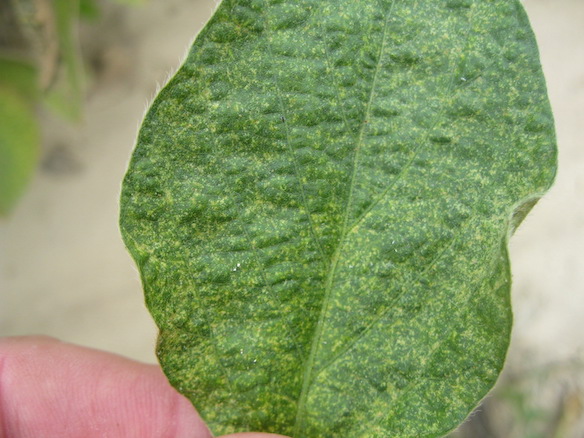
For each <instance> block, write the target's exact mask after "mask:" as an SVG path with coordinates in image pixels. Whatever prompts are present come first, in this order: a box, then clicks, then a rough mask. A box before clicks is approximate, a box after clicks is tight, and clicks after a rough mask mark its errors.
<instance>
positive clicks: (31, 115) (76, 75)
mask: <svg viewBox="0 0 584 438" xmlns="http://www.w3.org/2000/svg"><path fill="white" fill-rule="evenodd" d="M141 2H142V0H116V3H122V4H128V5H129V4H138V3H141ZM101 3H103V2H102V1H100V0H9V1H2V2H0V117H1V118H0V120H1V123H0V216H5V215H7V214H8V213H9V212H10V211H11V209H12V208H13V207H14V205H15V204H16V202H17V200H18V198H19V197H20V195H21V194H22V193H23V191H24V189H25V187H26V185H27V183H28V181H29V180H30V179H31V177H32V175H33V174H34V170H35V168H36V166H37V162H38V158H39V145H40V141H41V140H40V128H39V120H38V115H37V112H36V109H37V107H38V106H39V105H42V106H44V107H46V108H48V109H49V110H50V111H53V112H55V113H57V114H59V115H60V116H61V117H64V118H65V119H67V120H70V121H71V122H78V121H79V120H80V119H81V118H82V113H83V100H84V96H85V92H84V91H85V89H84V84H83V82H84V81H83V79H84V74H83V62H82V58H81V54H80V50H79V38H78V35H77V24H78V22H79V20H80V19H89V20H95V19H98V18H99V16H100V4H101Z"/></svg>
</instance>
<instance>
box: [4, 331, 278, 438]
mask: <svg viewBox="0 0 584 438" xmlns="http://www.w3.org/2000/svg"><path fill="white" fill-rule="evenodd" d="M39 437H43V438H53V437H54V438H57V437H58V438H104V437H108V438H132V437H136V438H212V435H211V433H210V432H209V429H207V426H206V425H205V423H204V422H203V420H202V419H201V417H200V416H199V414H198V413H197V411H196V410H195V409H194V408H193V406H192V405H191V403H190V402H189V401H188V400H187V399H186V398H184V397H183V396H182V395H180V394H179V393H178V392H176V391H175V390H174V389H173V388H172V387H171V386H170V385H169V384H168V381H167V380H166V377H165V376H164V374H163V373H162V371H161V369H160V367H158V366H155V365H146V364H142V363H139V362H135V361H132V360H129V359H126V358H123V357H121V356H117V355H114V354H110V353H105V352H102V351H97V350H92V349H89V348H84V347H78V346H74V345H71V344H66V343H64V342H60V341H58V340H56V339H52V338H47V337H17V338H2V339H0V438H39ZM222 438H286V437H283V436H282V435H274V434H265V433H237V434H234V435H226V436H224V437H222Z"/></svg>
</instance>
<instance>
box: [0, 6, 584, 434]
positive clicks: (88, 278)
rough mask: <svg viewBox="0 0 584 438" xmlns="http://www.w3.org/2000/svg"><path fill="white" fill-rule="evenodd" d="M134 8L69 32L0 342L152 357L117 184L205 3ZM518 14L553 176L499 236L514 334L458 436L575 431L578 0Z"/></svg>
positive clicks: (581, 84) (5, 226)
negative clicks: (75, 74) (76, 115)
mask: <svg viewBox="0 0 584 438" xmlns="http://www.w3.org/2000/svg"><path fill="white" fill-rule="evenodd" d="M0 1H4V0H0ZM135 3H137V4H135V5H133V6H127V5H126V6H124V5H120V4H116V3H114V2H111V1H107V0H103V1H97V3H96V4H97V5H98V6H99V11H100V13H99V16H98V17H97V18H95V19H93V20H91V21H88V22H83V23H81V25H80V27H79V35H80V38H79V39H80V47H79V50H80V53H81V55H82V59H83V63H84V71H85V74H84V77H85V83H86V85H85V96H86V97H85V102H84V109H83V116H82V120H81V121H79V122H71V121H68V120H66V119H64V118H63V117H60V116H59V115H58V114H55V113H54V112H51V111H47V110H42V111H41V113H40V117H41V126H42V130H41V133H42V134H41V135H42V149H41V153H40V155H41V156H40V164H39V167H38V169H37V171H36V173H35V176H34V178H33V180H32V182H31V183H30V184H29V185H28V187H27V190H26V192H25V194H24V196H23V197H22V198H21V199H20V201H19V203H18V205H17V206H16V208H15V209H14V210H13V211H12V213H11V214H10V215H9V216H8V217H5V218H2V219H0V335H1V336H9V335H25V334H44V335H50V336H55V337H58V338H60V339H62V340H65V341H69V342H73V343H77V344H81V345H85V346H90V347H95V348H99V349H103V350H107V351H111V352H115V353H119V354H122V355H125V356H128V357H131V358H134V359H137V360H141V361H144V362H150V363H154V362H156V358H155V356H154V345H155V340H156V328H155V326H154V324H153V322H152V320H151V318H150V316H149V314H148V312H147V310H146V308H145V306H144V304H143V297H142V291H141V285H140V280H139V276H138V273H137V270H136V268H135V267H134V265H133V262H132V260H131V259H130V256H129V255H128V254H127V252H126V251H125V249H124V247H123V244H122V241H121V238H120V234H119V231H118V225H117V220H118V196H119V192H120V183H121V180H122V178H123V175H124V172H125V167H126V165H127V163H128V159H129V157H130V153H131V151H132V148H133V146H134V141H135V137H136V133H137V130H138V127H139V124H140V121H141V118H142V116H143V114H144V112H145V110H146V108H147V106H148V103H149V102H150V101H151V100H152V98H153V97H154V95H155V93H156V91H157V89H158V88H159V87H160V86H161V85H162V84H164V83H165V81H166V80H167V79H168V78H169V76H170V75H171V74H172V72H173V71H175V70H176V68H177V67H178V66H179V64H180V62H181V60H182V59H183V57H184V54H185V53H186V50H187V48H188V47H189V46H190V43H191V42H192V39H193V37H194V36H195V35H196V33H197V32H198V30H199V29H200V28H201V27H202V26H203V25H204V23H205V22H206V21H207V19H208V18H209V16H210V15H211V14H212V12H213V10H214V8H215V2H214V1H213V0H150V1H144V2H141V3H140V2H135ZM524 5H525V7H526V9H527V12H528V15H529V17H530V19H531V22H532V25H533V28H534V31H535V33H536V36H537V39H538V41H539V45H540V52H541V59H542V64H543V69H544V72H545V75H546V77H547V80H548V88H549V94H550V99H551V103H552V107H553V109H554V112H555V117H556V129H557V134H558V143H559V150H560V168H559V174H558V178H557V181H556V184H555V186H554V187H553V188H552V190H551V191H550V192H549V194H547V195H546V196H545V197H544V198H543V199H542V200H541V201H540V202H539V204H538V205H537V206H536V207H535V208H534V210H533V211H532V212H531V214H530V215H529V216H528V218H527V219H526V220H525V222H524V223H523V224H522V226H521V227H520V228H519V230H518V231H517V233H516V235H515V236H514V238H513V239H512V241H511V260H512V269H513V302H514V312H515V327H514V336H513V340H512V345H511V348H510V351H509V355H508V362H507V366H506V369H505V372H504V374H503V376H502V377H501V379H500V381H499V384H498V385H497V387H496V389H495V391H493V393H492V394H491V395H490V396H489V397H488V398H487V399H485V401H484V402H483V404H482V405H481V406H480V407H479V408H478V409H477V411H476V412H475V413H474V414H473V415H472V416H471V417H470V419H469V421H467V423H466V424H465V425H464V426H463V427H462V428H461V429H460V430H459V431H457V432H455V433H454V434H453V436H456V437H458V438H462V437H473V438H481V437H483V438H486V437H493V438H494V437H497V438H515V437H517V438H582V437H584V202H583V199H584V197H583V194H584V147H583V144H582V143H583V142H582V138H583V135H582V129H583V128H584V0H525V1H524ZM0 123H1V121H0Z"/></svg>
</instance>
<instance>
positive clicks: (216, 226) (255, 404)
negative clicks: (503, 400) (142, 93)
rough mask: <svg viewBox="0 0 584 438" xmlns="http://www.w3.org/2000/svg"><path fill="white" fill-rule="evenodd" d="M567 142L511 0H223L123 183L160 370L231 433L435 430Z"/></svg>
mask: <svg viewBox="0 0 584 438" xmlns="http://www.w3.org/2000/svg"><path fill="white" fill-rule="evenodd" d="M555 163H556V151H555V138H554V128H553V119H552V115H551V111H550V108H549V103H548V100H547V95H546V89H545V82H544V78H543V75H542V72H541V68H540V64H539V56H538V52H537V47H536V44H535V40H534V36H533V34H532V31H531V29H530V26H529V22H528V19H527V17H526V15H525V12H524V11H523V9H522V7H521V6H520V3H519V1H516V0H491V1H485V0H363V1H354V0H223V2H222V3H221V4H220V5H219V6H218V9H217V10H216V12H215V14H214V16H213V17H212V19H211V20H210V22H209V23H208V24H207V25H206V27H205V28H204V29H203V31H202V32H201V33H200V34H199V35H198V37H197V39H196V40H195V42H194V44H193V46H192V48H191V50H190V52H189V54H188V57H187V59H186V61H185V62H184V64H183V66H182V67H181V68H180V70H179V71H178V72H177V73H176V75H175V76H174V77H173V78H172V79H171V80H170V82H169V83H168V85H166V87H165V88H163V90H162V91H161V92H160V94H159V95H158V97H157V98H156V99H155V101H154V103H153V104H152V106H151V108H150V110H149V112H148V114H147V115H146V118H145V120H144V123H143V125H142V128H141V130H140V134H139V138H138V144H137V147H136V149H135V151H134V154H133V157H132V160H131V163H130V167H129V170H128V173H127V176H126V178H125V181H124V186H123V191H122V210H121V228H122V233H123V236H124V239H125V242H126V244H127V246H128V248H129V250H130V252H131V253H132V255H133V257H134V259H135V260H136V262H137V264H138V266H139V269H140V272H141V276H142V281H143V285H144V289H145V294H146V301H147V305H148V307H149V309H150V311H151V312H152V315H153V317H154V319H155V320H156V323H157V324H158V326H159V328H160V338H159V345H158V356H159V358H160V362H161V364H162V367H163V369H164V371H165V373H166V374H167V375H168V377H169V379H170V381H171V383H172V384H173V385H174V386H175V387H176V388H177V389H178V390H179V391H180V392H181V393H183V394H184V395H186V396H187V397H188V398H190V399H191V400H192V401H193V403H194V404H195V406H196V407H197V409H198V410H199V411H200V412H201V414H202V416H203V417H204V419H205V420H206V421H207V422H208V423H209V424H210V426H211V428H212V430H213V431H214V432H215V433H217V434H224V433H230V432H236V431H245V430H255V431H266V432H277V433H281V434H286V435H290V436H293V437H294V438H384V437H392V438H429V437H438V436H442V435H444V434H445V433H447V432H448V431H449V430H451V429H452V428H454V427H456V425H457V424H459V423H460V422H461V421H462V420H463V419H464V418H465V417H466V416H467V415H468V413H469V412H470V411H471V410H472V409H473V408H474V407H475V406H476V405H477V403H478V402H479V401H480V400H481V398H482V397H483V396H484V395H485V394H486V393H487V391H488V390H489V389H490V388H491V387H492V386H493V384H494V382H495V380H496V379H497V376H498V374H499V372H500V370H501V368H502V366H503V362H504V359H505V353H506V350H507V346H508V343H509V334H510V329H511V322H512V314H511V306H510V298H509V291H510V272H509V262H508V256H507V240H508V237H509V235H510V234H511V232H512V231H513V229H514V228H515V226H517V224H518V223H519V222H520V221H521V219H522V218H523V216H524V215H525V214H526V212H527V211H528V210H529V208H530V207H531V206H532V205H533V204H534V202H535V200H536V199H538V198H539V197H540V196H541V195H542V193H543V192H544V191H545V190H546V189H547V188H548V187H549V185H550V184H551V182H552V180H553V177H554V174H555Z"/></svg>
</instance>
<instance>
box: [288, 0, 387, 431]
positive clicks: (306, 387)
mask: <svg viewBox="0 0 584 438" xmlns="http://www.w3.org/2000/svg"><path fill="white" fill-rule="evenodd" d="M396 2H397V0H395V1H394V2H393V3H392V5H391V7H390V9H389V10H388V11H387V13H386V16H385V23H384V27H383V36H382V40H381V44H380V48H379V51H378V55H377V64H376V67H375V73H374V75H373V80H372V84H371V89H370V92H369V100H368V102H367V107H366V109H365V117H364V120H368V119H369V115H370V112H371V105H372V103H373V99H374V96H375V87H376V85H377V80H378V76H379V71H380V70H381V65H382V58H383V53H384V51H385V45H386V40H387V28H388V27H389V21H390V17H391V13H392V12H393V7H394V5H395V3H396ZM366 126H367V124H366V123H364V122H362V123H361V129H360V131H359V136H358V139H357V144H356V146H355V153H354V155H353V168H352V171H351V181H350V185H349V194H348V196H347V202H346V205H345V215H344V218H343V226H342V231H341V234H340V237H339V242H338V244H337V246H336V248H335V251H334V253H333V257H332V259H331V264H330V267H329V271H328V275H327V278H326V283H325V291H324V297H323V301H322V305H321V311H320V315H319V318H318V321H317V323H316V327H315V331H314V336H313V338H312V344H311V348H310V354H309V356H308V359H307V361H306V364H305V366H304V372H303V377H302V390H301V392H300V397H299V400H298V406H297V408H296V419H295V422H294V427H293V433H292V436H294V437H297V436H300V435H298V434H299V431H300V430H302V427H303V426H304V421H305V418H304V417H303V413H304V410H305V405H306V400H307V398H308V393H309V391H310V386H311V383H312V382H311V378H312V373H313V370H314V361H315V359H316V356H317V354H318V350H319V347H320V339H321V337H322V333H323V331H324V320H325V317H326V315H327V313H328V310H329V307H330V302H331V295H332V291H333V287H332V286H333V280H334V278H335V274H336V271H337V267H338V265H339V260H340V257H341V253H342V250H343V248H344V246H345V244H346V242H347V235H348V232H349V231H350V230H352V229H353V228H354V226H351V227H349V213H350V206H351V205H352V202H353V196H354V195H353V193H354V190H355V180H356V174H357V169H358V163H359V153H360V151H361V149H362V146H363V140H364V137H365V131H366ZM308 214H309V215H310V213H308Z"/></svg>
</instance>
